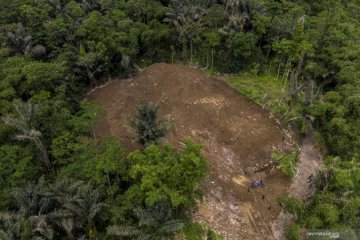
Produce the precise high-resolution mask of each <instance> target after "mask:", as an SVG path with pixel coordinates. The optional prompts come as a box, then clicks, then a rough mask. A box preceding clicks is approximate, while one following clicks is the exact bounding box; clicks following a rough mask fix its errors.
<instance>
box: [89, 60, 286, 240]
mask: <svg viewBox="0 0 360 240" xmlns="http://www.w3.org/2000/svg"><path fill="white" fill-rule="evenodd" d="M88 98H89V99H90V100H96V101H98V102H100V103H101V104H102V109H103V119H102V120H101V122H100V123H99V124H98V125H97V126H96V127H95V132H96V134H97V135H99V136H104V135H112V136H115V137H116V138H117V139H118V140H119V141H120V142H121V143H122V144H123V145H124V146H125V147H126V148H127V149H129V150H130V151H132V150H135V149H138V148H139V146H138V144H136V143H135V142H134V133H133V131H131V129H130V128H129V124H128V122H129V119H130V118H131V117H132V116H133V115H134V114H135V111H136V106H137V105H139V104H140V103H141V102H142V101H146V102H147V101H151V102H154V103H156V104H157V105H159V117H160V118H166V119H168V120H170V121H171V123H172V124H171V127H170V129H169V131H168V134H167V136H166V139H164V143H167V144H171V145H173V146H175V147H177V148H181V147H182V146H183V145H184V142H185V141H186V140H187V139H189V138H191V139H193V140H194V141H196V142H199V143H202V144H203V145H204V149H203V154H204V155H205V156H206V157H207V159H208V160H209V162H210V169H209V172H208V174H207V176H206V178H205V179H204V181H203V182H202V184H201V188H202V189H203V191H204V193H205V197H204V202H202V203H200V204H199V209H198V210H197V211H196V212H195V213H194V215H193V218H194V219H195V220H197V221H199V222H202V223H205V224H207V225H209V226H211V227H212V228H213V229H214V230H215V231H217V232H219V233H220V234H223V235H224V236H225V237H226V239H236V240H238V239H274V237H273V235H272V231H271V227H270V226H271V223H272V222H274V221H275V219H276V218H277V216H278V214H279V213H280V207H279V206H278V204H277V203H276V198H277V197H278V196H280V195H286V193H287V190H288V187H289V181H288V179H287V178H286V177H285V176H284V175H283V174H282V173H281V172H280V171H279V170H277V169H275V170H274V171H272V172H271V174H270V175H269V176H266V175H265V173H255V174H252V175H251V176H249V175H246V174H245V173H244V172H245V169H247V168H248V167H255V166H259V165H262V164H265V163H266V162H268V161H269V160H270V159H271V152H272V151H274V150H276V149H279V148H282V147H284V142H283V141H282V138H283V134H282V131H281V129H280V128H279V127H278V125H277V124H276V123H275V121H273V120H272V119H271V118H270V116H269V114H268V112H266V111H265V110H263V109H262V108H261V107H260V106H258V105H257V104H255V103H254V102H252V101H251V100H249V99H248V98H247V97H245V96H243V95H241V94H239V93H238V92H237V91H236V90H234V89H232V88H230V87H229V86H227V85H226V84H225V83H224V82H222V81H220V80H217V79H215V78H212V77H208V76H206V75H204V74H203V73H202V72H200V71H199V70H196V69H193V68H189V67H187V66H183V65H169V64H164V63H159V64H154V65H152V66H150V67H148V68H146V69H145V70H144V71H142V72H141V73H140V74H139V75H138V76H136V77H135V78H131V79H127V80H116V81H113V82H111V83H109V84H107V85H106V86H104V87H101V88H98V89H95V90H94V91H92V92H91V93H90V94H89V97H88ZM259 178H263V180H264V188H258V189H255V190H251V191H250V192H248V190H247V189H248V185H249V183H250V182H251V181H252V180H255V179H259ZM263 194H264V195H265V199H262V195H263ZM269 205H271V209H270V210H269Z"/></svg>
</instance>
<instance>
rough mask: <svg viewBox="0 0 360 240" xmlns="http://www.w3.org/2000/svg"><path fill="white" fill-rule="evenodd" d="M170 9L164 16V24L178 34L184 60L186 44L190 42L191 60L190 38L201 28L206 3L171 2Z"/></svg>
mask: <svg viewBox="0 0 360 240" xmlns="http://www.w3.org/2000/svg"><path fill="white" fill-rule="evenodd" d="M170 4H171V6H172V8H171V10H170V11H169V12H168V13H167V14H166V15H167V18H165V19H164V22H168V23H170V24H171V25H173V26H174V27H175V29H176V31H177V32H178V35H179V41H180V43H181V44H182V51H183V59H184V60H185V59H186V52H187V44H188V42H190V48H191V60H192V37H193V36H194V34H195V32H196V31H197V30H199V29H200V28H201V26H202V24H201V21H200V20H201V19H202V17H203V16H204V15H205V13H206V10H205V9H206V1H203V0H172V1H171V2H170Z"/></svg>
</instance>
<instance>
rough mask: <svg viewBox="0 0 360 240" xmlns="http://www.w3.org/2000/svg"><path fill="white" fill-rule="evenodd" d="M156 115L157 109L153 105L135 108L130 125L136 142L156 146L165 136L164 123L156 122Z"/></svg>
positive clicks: (145, 104) (146, 104)
mask: <svg viewBox="0 0 360 240" xmlns="http://www.w3.org/2000/svg"><path fill="white" fill-rule="evenodd" d="M157 113H158V107H157V106H155V105H154V104H153V103H144V104H141V105H140V106H138V107H137V113H136V116H135V119H134V120H133V121H132V122H131V125H132V127H133V128H134V129H135V130H136V133H137V141H138V142H139V143H141V144H142V145H150V144H157V143H159V141H160V139H161V138H162V137H164V136H165V134H166V125H165V123H166V122H165V121H164V120H161V121H158V120H157Z"/></svg>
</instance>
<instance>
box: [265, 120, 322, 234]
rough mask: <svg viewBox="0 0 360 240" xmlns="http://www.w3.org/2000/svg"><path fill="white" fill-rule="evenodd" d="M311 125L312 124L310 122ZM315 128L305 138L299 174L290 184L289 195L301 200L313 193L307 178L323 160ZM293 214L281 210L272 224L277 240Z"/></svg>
mask: <svg viewBox="0 0 360 240" xmlns="http://www.w3.org/2000/svg"><path fill="white" fill-rule="evenodd" d="M309 125H310V124H309ZM313 131H314V130H313V128H312V126H311V125H310V127H309V129H308V131H307V133H306V136H305V138H304V139H303V143H302V147H301V152H300V156H299V161H298V164H297V174H296V176H295V177H294V179H293V182H292V184H291V186H290V191H289V195H290V196H292V197H295V198H297V199H299V200H306V199H307V198H308V197H309V196H311V195H312V194H313V191H314V189H313V188H310V187H309V184H308V183H307V178H308V176H310V175H311V174H314V175H315V173H316V170H318V169H319V167H320V164H321V162H322V158H321V154H320V152H319V151H318V149H316V148H315V146H314V141H313V138H312V136H313ZM293 220H294V219H293V216H292V215H291V214H288V213H284V212H281V213H280V214H279V217H278V219H277V221H275V222H274V224H273V225H272V230H273V235H274V238H275V240H282V239H285V238H284V232H285V231H286V229H287V228H288V227H289V226H290V225H291V224H292V222H293Z"/></svg>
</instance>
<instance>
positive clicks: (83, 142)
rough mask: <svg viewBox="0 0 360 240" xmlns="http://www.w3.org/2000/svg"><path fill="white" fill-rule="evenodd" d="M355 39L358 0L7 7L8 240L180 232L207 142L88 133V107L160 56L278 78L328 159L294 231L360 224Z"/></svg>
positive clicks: (2, 56) (113, 0) (38, 2)
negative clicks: (135, 144) (93, 96)
mask: <svg viewBox="0 0 360 240" xmlns="http://www.w3.org/2000/svg"><path fill="white" fill-rule="evenodd" d="M359 36H360V2H359V1H358V0H319V1H310V0H294V1H290V0H217V1H216V0H78V1H69V0H12V1H5V0H0V117H1V120H2V121H0V185H1V189H0V199H1V201H0V210H1V214H0V238H1V239H79V238H80V237H83V238H82V239H95V238H97V239H112V238H114V236H119V234H120V235H121V234H125V235H126V236H124V237H127V238H126V239H137V238H140V237H144V236H145V237H147V238H144V239H159V238H160V237H162V236H172V233H173V232H176V231H178V230H179V229H181V228H182V225H183V222H184V221H185V219H186V216H185V215H186V214H185V213H186V210H187V209H188V208H190V207H191V206H193V205H194V199H196V196H197V195H198V194H197V191H196V190H197V185H198V183H199V181H200V180H201V179H202V177H203V176H204V174H205V172H206V168H207V163H206V160H205V159H204V158H203V157H202V156H201V154H200V152H199V151H200V148H201V146H199V145H197V144H195V143H192V142H189V143H187V145H186V148H185V149H184V150H183V151H181V152H178V151H176V150H174V149H172V148H171V147H170V146H161V145H151V146H148V147H146V148H145V149H144V150H142V151H137V152H134V153H131V154H130V155H128V153H127V152H126V150H125V149H123V147H122V146H120V145H119V144H118V143H117V142H116V141H115V140H114V139H111V138H105V139H96V138H94V137H93V135H92V132H91V127H92V126H93V125H94V124H95V122H96V120H97V119H98V115H99V106H97V105H96V104H93V103H88V102H85V101H82V99H83V97H84V96H85V93H86V92H87V91H88V90H89V89H90V88H92V87H95V86H97V85H99V84H101V83H104V82H105V81H107V80H108V79H109V78H125V77H127V76H131V75H133V74H136V72H137V71H138V69H141V68H142V67H145V66H147V65H149V64H151V63H155V62H159V61H164V62H169V63H174V62H183V63H190V64H196V65H199V66H201V67H203V68H206V69H208V70H210V71H211V72H214V71H217V72H230V73H239V72H241V71H250V72H252V73H255V74H273V75H275V76H276V77H277V79H278V80H279V81H282V83H283V85H284V86H286V87H285V88H286V89H287V91H288V97H287V99H286V104H287V105H288V107H290V108H291V107H293V108H296V109H298V112H299V114H300V115H301V116H303V117H304V116H312V117H314V118H315V127H316V129H317V130H318V132H319V133H320V135H319V136H318V138H319V144H320V145H322V146H323V148H324V154H326V156H327V158H326V166H325V167H324V168H323V169H322V171H321V172H320V173H319V175H318V176H317V186H318V191H317V193H316V195H315V196H314V197H313V198H312V199H311V201H310V202H309V203H307V204H303V203H299V202H293V201H292V200H287V203H288V205H291V206H292V208H291V207H290V208H289V209H291V211H292V213H294V214H296V215H297V216H298V220H297V223H296V225H294V226H293V228H292V229H291V231H289V233H288V237H289V238H291V239H296V236H298V235H297V231H299V229H301V228H303V227H305V228H360V212H359V209H360V196H359V192H360V166H359V157H360V96H359V92H360V80H359V77H360V41H359ZM162 159H166V160H167V161H166V162H163V161H161V160H162ZM174 164H175V165H176V166H177V168H176V169H173V171H174V172H168V169H169V166H173V165H174ZM151 171H154V172H156V175H155V176H154V174H152V172H151ZM39 176H43V177H41V178H39ZM176 176H184V177H185V176H186V178H187V179H186V181H185V182H183V181H182V179H178V178H176ZM67 179H71V181H68V180H67ZM164 179H169V181H168V182H166V181H165V180H164ZM179 181H181V183H179ZM85 182H86V183H88V184H85ZM130 226H131V227H130ZM119 229H120V230H119ZM121 229H122V230H121ZM107 230H108V231H107Z"/></svg>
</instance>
